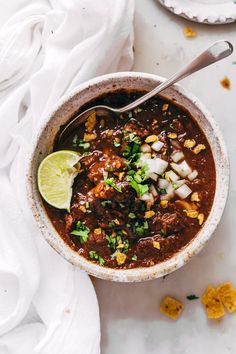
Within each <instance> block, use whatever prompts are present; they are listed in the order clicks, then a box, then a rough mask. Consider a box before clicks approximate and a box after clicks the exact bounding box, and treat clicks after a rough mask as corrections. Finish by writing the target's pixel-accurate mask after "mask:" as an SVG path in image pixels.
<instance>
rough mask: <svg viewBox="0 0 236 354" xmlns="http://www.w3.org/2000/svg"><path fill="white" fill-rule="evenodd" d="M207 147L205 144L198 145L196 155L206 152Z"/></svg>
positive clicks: (195, 149)
mask: <svg viewBox="0 0 236 354" xmlns="http://www.w3.org/2000/svg"><path fill="white" fill-rule="evenodd" d="M205 149H206V146H205V145H204V144H198V145H197V146H196V147H195V148H194V149H193V152H194V154H196V155H197V154H199V152H201V151H202V150H205Z"/></svg>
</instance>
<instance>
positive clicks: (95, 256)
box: [89, 251, 105, 266]
mask: <svg viewBox="0 0 236 354" xmlns="http://www.w3.org/2000/svg"><path fill="white" fill-rule="evenodd" d="M89 257H90V258H91V259H95V260H97V261H98V263H99V264H100V265H101V266H103V265H104V264H105V259H104V258H102V257H101V256H99V255H98V254H97V252H96V251H89Z"/></svg>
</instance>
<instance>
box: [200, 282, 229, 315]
mask: <svg viewBox="0 0 236 354" xmlns="http://www.w3.org/2000/svg"><path fill="white" fill-rule="evenodd" d="M201 300H202V303H203V305H205V307H206V311H207V317H208V318H210V319H217V318H220V317H223V316H224V314H225V310H224V306H223V304H222V302H221V300H220V299H219V296H218V292H217V291H216V289H215V288H213V286H211V285H209V286H208V287H207V289H206V291H205V293H204V294H203V295H202V298H201Z"/></svg>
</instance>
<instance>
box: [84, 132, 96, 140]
mask: <svg viewBox="0 0 236 354" xmlns="http://www.w3.org/2000/svg"><path fill="white" fill-rule="evenodd" d="M96 138H97V134H96V133H91V134H90V133H84V141H92V140H95V139H96Z"/></svg>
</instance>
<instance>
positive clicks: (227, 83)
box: [220, 76, 231, 90]
mask: <svg viewBox="0 0 236 354" xmlns="http://www.w3.org/2000/svg"><path fill="white" fill-rule="evenodd" d="M220 83H221V86H222V87H224V88H225V89H227V90H230V86H231V83H230V79H229V78H228V77H227V76H225V77H224V79H223V80H221V81H220Z"/></svg>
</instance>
